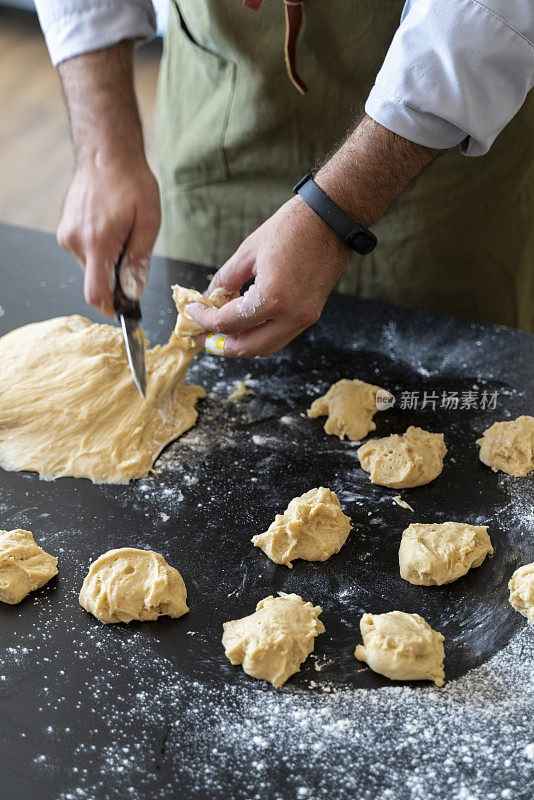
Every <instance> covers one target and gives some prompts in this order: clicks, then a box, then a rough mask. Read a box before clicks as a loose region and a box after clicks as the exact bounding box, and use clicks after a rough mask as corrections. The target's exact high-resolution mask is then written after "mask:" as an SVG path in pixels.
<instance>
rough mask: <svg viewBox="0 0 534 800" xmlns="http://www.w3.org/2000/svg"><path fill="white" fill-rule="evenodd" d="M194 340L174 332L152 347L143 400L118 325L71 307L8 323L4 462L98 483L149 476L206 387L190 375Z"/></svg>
mask: <svg viewBox="0 0 534 800" xmlns="http://www.w3.org/2000/svg"><path fill="white" fill-rule="evenodd" d="M185 341H186V340H185ZM198 349H199V345H195V347H194V348H191V347H190V346H189V344H184V340H180V339H178V338H177V337H176V336H175V335H174V334H172V335H171V338H170V340H169V342H168V344H166V345H164V346H163V347H159V346H158V347H154V348H153V349H151V350H148V351H147V352H146V370H147V396H146V399H143V398H142V397H141V396H140V394H139V392H138V391H137V389H136V387H135V384H134V382H133V380H132V376H131V374H130V369H129V367H128V361H127V358H126V350H125V346H124V341H123V337H122V332H121V330H120V328H118V327H113V326H111V325H97V324H94V323H92V322H90V321H89V320H88V319H85V318H84V317H80V316H72V317H59V318H57V319H49V320H46V321H45V322H37V323H34V324H32V325H25V326H24V327H22V328H18V329H17V330H14V331H11V333H8V334H7V335H6V336H3V337H2V338H1V339H0V363H1V364H2V392H1V393H0V466H2V467H4V469H7V470H35V471H36V472H38V473H39V474H40V475H41V477H44V478H58V477H64V476H66V475H71V476H74V477H76V478H89V479H90V480H92V481H94V482H95V483H127V482H128V480H130V478H140V477H142V476H144V475H147V474H148V472H149V471H150V469H151V467H152V464H153V462H154V460H155V459H156V458H157V456H158V455H159V453H160V452H161V450H162V449H163V448H164V447H165V445H167V444H168V443H169V442H171V441H172V440H173V439H176V438H177V437H178V436H180V435H181V434H182V433H184V431H187V430H189V428H191V427H192V426H193V425H194V424H195V422H196V418H197V412H196V410H195V403H196V401H197V400H198V398H200V397H205V392H204V390H203V389H202V388H201V387H200V386H187V385H186V383H185V380H184V378H185V373H186V371H187V369H188V367H189V364H190V363H191V360H192V359H193V356H194V355H195V353H196V352H197V351H198Z"/></svg>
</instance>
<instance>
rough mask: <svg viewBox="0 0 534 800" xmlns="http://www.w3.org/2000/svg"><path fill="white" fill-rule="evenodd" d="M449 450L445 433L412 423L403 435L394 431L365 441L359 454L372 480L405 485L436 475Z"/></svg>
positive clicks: (400, 485) (397, 486)
mask: <svg viewBox="0 0 534 800" xmlns="http://www.w3.org/2000/svg"><path fill="white" fill-rule="evenodd" d="M446 452H447V448H446V447H445V441H444V439H443V434H442V433H429V432H428V431H425V430H423V429H422V428H415V427H413V426H410V427H409V428H408V429H407V431H406V433H404V434H403V435H402V436H399V435H398V434H396V433H394V434H392V435H391V436H386V437H385V438H384V439H372V440H371V441H369V442H366V443H365V444H362V446H361V447H359V448H358V451H357V455H358V458H359V459H360V464H361V465H362V468H363V469H364V470H366V472H369V473H370V478H371V482H372V483H377V484H380V485H381V486H390V487H392V488H393V489H404V488H411V487H413V486H421V485H422V484H425V483H430V481H433V480H434V478H437V476H438V475H439V474H440V473H441V470H442V469H443V458H444V456H445V454H446Z"/></svg>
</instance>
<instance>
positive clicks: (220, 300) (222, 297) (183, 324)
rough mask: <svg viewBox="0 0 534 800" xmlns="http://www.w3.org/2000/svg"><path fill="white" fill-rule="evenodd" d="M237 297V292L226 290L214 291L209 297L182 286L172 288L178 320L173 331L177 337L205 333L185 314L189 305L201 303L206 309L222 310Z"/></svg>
mask: <svg viewBox="0 0 534 800" xmlns="http://www.w3.org/2000/svg"><path fill="white" fill-rule="evenodd" d="M236 297H239V292H228V291H227V290H226V289H222V288H219V289H215V290H214V291H213V292H212V293H211V294H210V296H209V297H206V295H203V294H201V293H200V292H197V291H196V290H195V289H185V288H184V287H183V286H178V285H174V286H173V287H172V299H173V300H174V302H175V303H176V308H177V309H178V318H177V320H176V327H175V329H174V331H175V333H176V335H177V336H187V337H190V336H199V335H200V334H201V333H206V331H205V330H204V328H202V327H201V326H200V325H197V323H196V322H193V320H192V319H191V317H190V316H189V314H188V313H187V306H188V305H190V304H191V303H202V305H204V306H207V307H208V308H222V307H223V306H224V305H226V303H229V302H230V300H234V299H235V298H236Z"/></svg>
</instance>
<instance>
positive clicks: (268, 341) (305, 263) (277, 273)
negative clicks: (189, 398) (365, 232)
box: [187, 197, 351, 358]
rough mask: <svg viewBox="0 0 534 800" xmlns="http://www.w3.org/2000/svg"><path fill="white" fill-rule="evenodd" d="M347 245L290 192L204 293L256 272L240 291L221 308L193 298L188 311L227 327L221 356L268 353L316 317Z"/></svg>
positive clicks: (232, 286)
mask: <svg viewBox="0 0 534 800" xmlns="http://www.w3.org/2000/svg"><path fill="white" fill-rule="evenodd" d="M350 252H351V251H350V250H349V248H348V247H346V246H345V245H344V244H343V243H342V242H341V240H340V239H339V238H338V237H337V236H336V235H335V234H334V233H333V232H332V231H331V230H330V229H329V228H328V226H327V225H325V223H324V222H323V221H322V220H321V219H320V218H319V217H318V216H317V215H316V214H315V213H314V212H313V211H312V210H311V209H310V208H309V207H308V206H307V205H306V203H305V202H304V201H303V200H302V199H301V198H300V197H294V198H292V199H291V200H289V201H288V202H287V203H285V204H284V205H283V206H282V207H281V208H280V209H278V211H277V212H276V213H275V214H273V216H272V217H270V218H269V219H268V220H267V221H266V222H264V223H263V225H262V226H261V227H259V228H258V229H257V230H256V231H254V233H252V234H251V235H250V236H249V237H248V238H247V239H245V241H244V242H243V244H242V245H241V246H240V247H239V249H238V250H237V251H236V252H235V254H234V255H233V256H232V257H231V258H230V259H229V261H227V262H226V264H225V265H224V266H223V267H221V269H220V270H219V271H218V272H217V273H216V275H215V277H214V278H213V280H212V282H211V284H210V286H209V288H208V291H207V292H206V294H208V295H209V294H211V292H212V291H213V290H214V289H217V288H218V287H224V288H225V289H228V290H229V291H237V290H239V289H240V288H241V287H242V286H243V284H244V283H246V281H248V280H249V279H250V278H254V283H253V284H252V285H251V286H250V288H249V289H247V291H246V292H245V294H243V295H242V296H241V297H239V298H237V299H236V300H232V301H231V302H230V303H227V304H226V305H225V306H223V307H222V308H221V309H214V308H207V307H206V306H203V305H202V304H201V303H194V304H192V305H189V306H188V307H187V312H188V314H190V315H191V317H192V318H193V319H194V320H195V322H197V323H198V324H199V325H201V326H202V327H203V328H204V329H205V330H208V331H212V332H216V333H223V334H226V339H225V342H224V355H225V356H235V357H239V358H250V357H251V356H267V355H270V354H271V353H275V352H276V351H277V350H280V349H281V348H282V347H284V346H285V345H286V344H287V343H288V342H290V341H291V339H293V338H294V337H295V336H297V335H298V334H299V333H301V332H302V331H303V330H305V329H306V328H307V327H308V326H309V325H313V323H314V322H317V320H318V319H319V316H320V314H321V311H322V310H323V306H324V304H325V303H326V300H327V298H328V295H329V294H330V292H331V291H332V289H333V288H334V287H335V285H336V283H337V282H338V280H339V278H340V277H341V275H342V273H343V270H344V269H345V267H346V265H347V262H348V260H349V258H350Z"/></svg>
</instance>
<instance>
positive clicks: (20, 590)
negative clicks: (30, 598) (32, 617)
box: [0, 528, 57, 605]
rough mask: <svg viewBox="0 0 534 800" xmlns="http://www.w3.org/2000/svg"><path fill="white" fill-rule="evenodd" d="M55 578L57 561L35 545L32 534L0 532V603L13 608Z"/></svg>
mask: <svg viewBox="0 0 534 800" xmlns="http://www.w3.org/2000/svg"><path fill="white" fill-rule="evenodd" d="M54 575H57V558H55V556H51V555H50V554H49V553H45V551H44V550H43V549H42V548H41V547H39V545H38V544H36V542H35V539H34V538H33V533H31V532H30V531H23V530H20V529H19V528H17V529H16V530H14V531H0V602H2V603H9V604H10V605H15V603H20V601H21V600H23V599H24V598H25V597H26V595H28V594H29V593H30V592H34V591H35V590H36V589H40V588H41V586H44V585H45V583H48V581H49V580H50V578H53V577H54Z"/></svg>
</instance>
